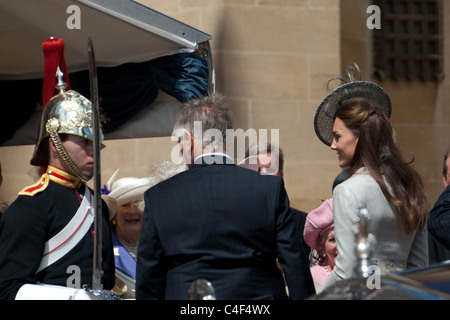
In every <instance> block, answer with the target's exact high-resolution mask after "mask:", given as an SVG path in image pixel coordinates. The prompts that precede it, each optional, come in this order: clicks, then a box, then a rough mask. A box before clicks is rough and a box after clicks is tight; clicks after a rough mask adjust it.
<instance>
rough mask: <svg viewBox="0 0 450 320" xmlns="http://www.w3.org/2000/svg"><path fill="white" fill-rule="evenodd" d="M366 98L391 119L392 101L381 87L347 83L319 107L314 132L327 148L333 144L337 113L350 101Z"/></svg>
mask: <svg viewBox="0 0 450 320" xmlns="http://www.w3.org/2000/svg"><path fill="white" fill-rule="evenodd" d="M356 98H364V99H366V100H368V101H369V102H370V103H371V104H373V105H374V106H376V107H379V108H380V109H381V110H382V111H383V113H384V114H385V115H386V116H387V117H388V118H390V117H391V112H392V106H391V99H390V98H389V95H388V94H387V92H386V91H385V90H384V89H383V88H381V87H380V86H379V85H377V84H375V83H373V82H368V81H353V82H349V83H346V84H344V85H342V86H340V87H339V88H337V89H335V90H334V91H333V92H331V93H330V94H329V95H328V96H327V97H326V98H325V99H324V100H323V101H322V103H321V104H320V105H319V107H318V108H317V111H316V115H315V117H314V130H315V131H316V135H317V137H318V138H319V139H320V141H322V142H323V143H324V144H326V145H327V146H331V143H332V142H333V124H334V120H335V118H336V113H337V112H338V111H339V109H340V108H341V107H342V106H343V105H344V104H345V103H346V102H347V101H349V100H352V99H356Z"/></svg>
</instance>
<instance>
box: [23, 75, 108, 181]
mask: <svg viewBox="0 0 450 320" xmlns="http://www.w3.org/2000/svg"><path fill="white" fill-rule="evenodd" d="M56 76H57V78H58V82H57V84H56V86H55V87H56V89H58V90H59V93H58V94H57V95H55V96H54V97H52V98H51V99H50V101H49V102H48V103H47V105H46V106H45V108H44V110H43V112H42V116H41V123H40V126H39V135H38V138H37V142H36V147H35V149H34V154H33V157H32V159H31V161H30V163H31V164H32V165H35V166H47V165H48V162H49V150H48V144H47V143H43V142H45V141H46V138H48V137H50V138H51V139H52V141H53V143H54V144H55V147H56V149H57V150H58V153H59V154H60V155H61V157H62V158H63V160H64V161H65V162H66V164H67V165H68V166H69V168H70V169H71V170H72V171H73V174H75V175H76V176H78V178H80V179H81V180H83V181H87V180H89V177H86V176H85V175H84V174H83V173H81V171H80V170H79V169H78V168H77V166H76V165H75V164H74V163H73V161H72V159H71V158H70V157H69V156H68V154H67V152H66V151H65V149H64V147H63V145H62V142H61V138H60V134H73V135H77V136H81V137H84V138H87V139H89V140H93V139H94V138H93V120H92V104H91V102H90V101H89V100H88V99H86V98H85V97H84V96H82V95H81V94H79V93H78V92H76V91H73V90H69V91H67V92H66V91H65V88H66V86H67V84H66V83H65V82H64V81H63V80H62V76H63V74H62V72H61V71H60V69H59V68H58V71H57V73H56ZM102 140H103V135H102V133H101V131H100V141H102Z"/></svg>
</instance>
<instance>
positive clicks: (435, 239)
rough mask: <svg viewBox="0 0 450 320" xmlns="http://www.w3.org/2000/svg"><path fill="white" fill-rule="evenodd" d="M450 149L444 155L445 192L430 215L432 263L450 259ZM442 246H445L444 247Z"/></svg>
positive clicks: (443, 175) (429, 229)
mask: <svg viewBox="0 0 450 320" xmlns="http://www.w3.org/2000/svg"><path fill="white" fill-rule="evenodd" d="M449 169H450V150H449V151H447V153H446V155H445V157H444V167H443V169H442V177H443V182H444V187H445V188H446V189H445V190H444V192H443V193H442V194H441V195H440V197H439V199H438V200H437V201H436V203H435V204H434V207H433V209H432V210H431V212H430V214H429V216H428V231H429V242H430V245H429V246H430V263H434V262H440V261H444V260H448V259H450V251H449V250H450V234H449V230H450V170H449ZM442 246H443V247H444V248H442Z"/></svg>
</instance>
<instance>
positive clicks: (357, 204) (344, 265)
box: [324, 168, 428, 288]
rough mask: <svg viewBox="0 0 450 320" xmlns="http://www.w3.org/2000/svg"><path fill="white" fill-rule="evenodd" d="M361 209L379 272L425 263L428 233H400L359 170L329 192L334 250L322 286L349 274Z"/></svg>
mask: <svg viewBox="0 0 450 320" xmlns="http://www.w3.org/2000/svg"><path fill="white" fill-rule="evenodd" d="M361 208H366V209H367V210H368V212H369V216H370V220H369V224H368V229H369V230H368V231H369V232H370V233H372V234H373V235H374V236H375V237H376V240H377V245H376V249H375V252H374V254H373V257H372V263H373V264H374V265H376V266H378V267H379V268H380V271H381V274H383V273H387V272H395V271H399V270H403V269H407V268H411V267H422V266H426V265H428V235H427V230H426V228H424V230H423V231H421V232H413V233H412V234H410V235H408V236H404V235H403V234H402V233H401V232H400V229H399V226H398V224H397V222H396V218H395V213H394V206H393V205H391V204H390V203H389V202H388V201H387V199H386V198H385V196H384V195H383V192H382V191H381V188H380V186H379V185H378V184H377V183H376V181H375V179H373V177H372V176H371V175H370V174H369V173H368V172H367V169H365V168H361V169H359V170H358V171H357V172H356V173H355V174H354V175H353V176H352V177H350V178H349V179H348V180H346V181H344V182H342V183H341V184H339V185H338V186H337V187H336V188H335V189H334V191H333V216H334V236H335V238H336V245H337V249H338V257H337V259H336V266H335V268H334V270H333V271H332V272H331V274H330V276H329V277H328V279H327V281H326V283H325V286H324V287H325V288H326V287H329V286H330V285H332V284H334V283H336V282H337V281H339V280H342V279H348V278H351V277H352V276H353V272H354V267H355V265H356V263H357V259H356V256H355V253H354V250H355V237H354V234H353V232H352V228H353V226H354V224H355V221H356V219H357V214H358V212H359V210H360V209H361Z"/></svg>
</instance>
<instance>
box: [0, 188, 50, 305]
mask: <svg viewBox="0 0 450 320" xmlns="http://www.w3.org/2000/svg"><path fill="white" fill-rule="evenodd" d="M30 200H31V198H30V197H19V199H18V200H16V201H15V202H14V203H13V204H12V205H11V206H10V207H9V208H8V210H7V211H6V212H5V214H4V215H3V217H2V220H1V222H0V248H1V250H0V299H2V300H3V299H14V298H15V296H16V294H17V291H18V290H19V289H20V287H21V286H22V285H24V284H26V283H36V282H37V278H36V275H35V271H36V270H37V268H38V266H39V264H40V262H41V259H42V252H43V251H44V243H45V240H46V227H45V219H42V215H41V212H40V211H39V207H36V206H34V207H31V208H34V210H30V209H29V208H30V205H32V204H33V203H31V201H30ZM18 243H20V244H21V245H17V244H18Z"/></svg>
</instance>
